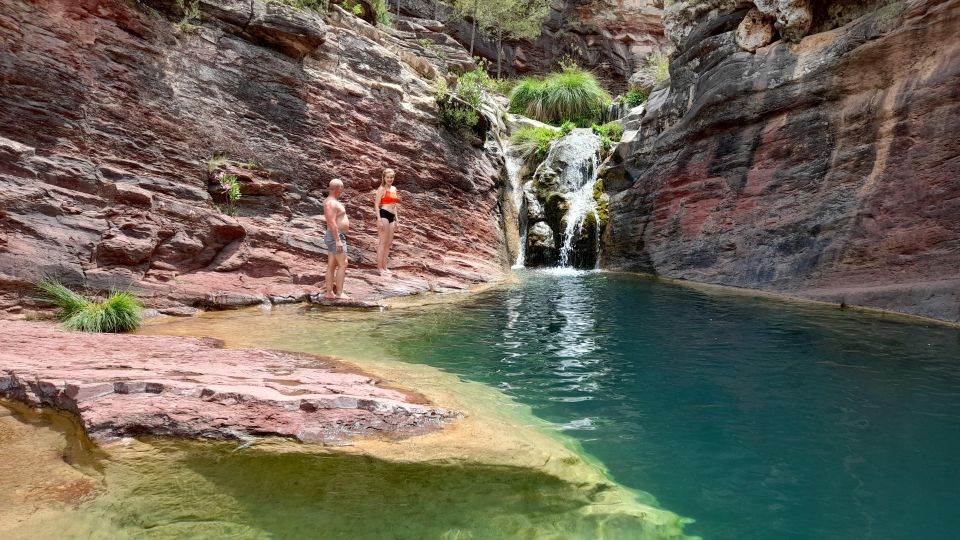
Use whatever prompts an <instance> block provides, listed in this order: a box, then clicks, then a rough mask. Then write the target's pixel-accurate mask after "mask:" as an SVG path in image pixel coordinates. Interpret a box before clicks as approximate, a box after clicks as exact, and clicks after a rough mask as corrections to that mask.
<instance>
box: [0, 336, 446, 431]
mask: <svg viewBox="0 0 960 540" xmlns="http://www.w3.org/2000/svg"><path fill="white" fill-rule="evenodd" d="M0 351H2V352H0V366H2V368H0V397H2V398H4V399H8V400H12V401H17V402H21V403H24V404H26V405H30V406H35V407H49V408H53V409H58V410H63V411H67V412H71V413H74V414H76V415H77V416H78V417H79V419H80V422H81V423H82V425H83V427H84V428H85V430H86V432H87V434H89V435H90V436H91V437H94V438H97V439H111V438H116V437H124V436H131V435H167V436H177V437H187V438H209V439H238V438H245V437H251V436H269V435H274V436H282V437H290V438H294V439H297V440H301V441H306V442H323V443H332V444H338V443H343V442H345V441H346V440H348V439H349V438H351V437H354V436H357V435H367V436H369V435H378V436H379V435H383V436H388V437H398V436H400V437H402V436H407V435H411V434H416V433H423V432H425V431H429V430H432V429H436V428H438V427H439V426H440V425H441V424H442V423H444V422H445V421H447V420H451V419H454V418H456V417H457V416H458V413H455V412H452V411H448V410H445V409H441V408H437V407H431V406H428V405H424V404H423V403H424V400H423V398H422V396H418V395H416V394H412V393H409V392H404V391H401V390H395V389H391V388H386V387H383V386H380V385H379V384H378V383H379V381H378V380H377V379H376V378H375V377H373V376H371V375H368V374H365V373H362V372H359V370H357V369H356V368H352V367H350V366H346V365H344V364H342V363H340V362H338V361H336V360H334V359H332V358H329V357H318V356H313V355H308V354H297V353H286V352H280V351H265V350H259V349H224V348H221V347H219V346H218V344H217V342H216V340H210V339H190V338H177V337H160V336H125V335H117V334H83V333H69V332H63V331H60V330H57V329H56V328H54V327H53V326H51V325H49V324H41V323H27V322H16V321H0Z"/></svg>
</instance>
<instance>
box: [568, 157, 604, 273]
mask: <svg viewBox="0 0 960 540" xmlns="http://www.w3.org/2000/svg"><path fill="white" fill-rule="evenodd" d="M598 165H599V164H598V163H597V156H596V155H594V156H593V165H592V167H591V169H592V170H593V174H592V175H591V179H590V180H588V181H586V182H585V183H584V184H583V186H581V187H580V189H578V190H576V191H574V192H572V193H569V194H567V201H568V202H569V203H570V208H569V209H568V210H567V227H566V229H565V230H564V231H563V246H562V247H561V248H560V267H561V268H568V267H569V266H570V263H571V261H570V254H571V253H572V251H573V243H574V240H576V238H577V237H578V236H580V233H582V232H583V224H584V222H585V221H586V218H587V216H588V215H590V214H593V216H594V219H595V220H596V223H600V215H599V214H598V213H597V200H596V199H595V198H594V196H593V190H594V188H595V187H596V185H597V166H598ZM595 236H596V237H597V253H599V251H600V247H599V246H600V243H599V240H600V235H599V234H597V235H595ZM597 260H598V261H599V257H598V258H597Z"/></svg>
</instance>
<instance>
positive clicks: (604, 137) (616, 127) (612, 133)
mask: <svg viewBox="0 0 960 540" xmlns="http://www.w3.org/2000/svg"><path fill="white" fill-rule="evenodd" d="M591 127H592V129H593V132H594V133H596V134H597V135H599V136H600V143H601V144H602V145H603V149H604V150H609V149H610V147H612V146H613V144H614V143H615V142H619V141H620V139H621V137H623V126H621V125H620V124H618V123H616V122H607V123H606V124H594V125H593V126H591Z"/></svg>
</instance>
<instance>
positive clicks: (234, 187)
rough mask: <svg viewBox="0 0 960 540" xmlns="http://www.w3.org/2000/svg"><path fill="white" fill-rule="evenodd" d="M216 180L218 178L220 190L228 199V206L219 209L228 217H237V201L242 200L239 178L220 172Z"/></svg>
mask: <svg viewBox="0 0 960 540" xmlns="http://www.w3.org/2000/svg"><path fill="white" fill-rule="evenodd" d="M214 178H216V180H217V182H218V183H219V184H220V190H221V191H222V192H223V194H224V195H225V196H226V198H227V206H226V207H220V206H218V207H217V208H218V209H219V210H220V211H221V212H223V213H224V214H227V215H228V216H235V215H237V201H239V200H240V183H239V182H237V177H236V176H234V175H232V174H227V173H225V172H223V171H219V172H218V173H217V174H216V176H215V177H214Z"/></svg>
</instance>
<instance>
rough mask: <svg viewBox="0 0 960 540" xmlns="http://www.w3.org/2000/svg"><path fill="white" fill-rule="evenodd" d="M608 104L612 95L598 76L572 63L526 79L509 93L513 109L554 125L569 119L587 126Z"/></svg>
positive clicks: (581, 125) (515, 111)
mask: <svg viewBox="0 0 960 540" xmlns="http://www.w3.org/2000/svg"><path fill="white" fill-rule="evenodd" d="M609 104H610V95H609V94H607V92H606V91H605V90H604V89H603V88H601V87H600V83H599V82H597V79H596V77H594V76H593V75H592V74H591V73H589V72H587V71H584V70H582V69H580V68H578V67H576V66H570V65H568V66H565V67H564V68H563V70H562V71H559V72H556V73H551V74H550V75H548V76H547V77H546V78H545V79H544V80H542V81H541V80H537V79H531V78H527V79H524V80H523V81H521V82H520V83H519V84H518V85H517V86H516V87H515V88H514V89H513V91H512V92H511V93H510V111H511V112H514V113H520V114H525V115H527V116H529V117H531V118H535V119H537V120H540V121H541V122H548V123H551V124H554V125H558V124H561V123H563V122H566V121H570V122H573V123H575V124H577V125H578V126H580V127H587V126H589V125H591V124H592V123H594V122H596V121H597V120H599V119H600V116H601V114H602V113H603V110H604V109H605V108H606V107H607V106H608V105H609Z"/></svg>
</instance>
